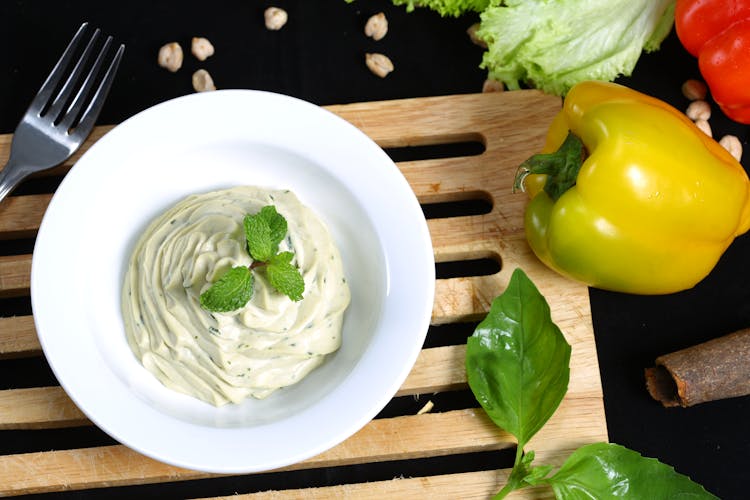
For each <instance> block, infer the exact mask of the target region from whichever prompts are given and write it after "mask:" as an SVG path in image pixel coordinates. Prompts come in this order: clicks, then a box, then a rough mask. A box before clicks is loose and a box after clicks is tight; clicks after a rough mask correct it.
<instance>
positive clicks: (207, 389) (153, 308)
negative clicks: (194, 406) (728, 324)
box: [122, 187, 350, 406]
mask: <svg viewBox="0 0 750 500" xmlns="http://www.w3.org/2000/svg"><path fill="white" fill-rule="evenodd" d="M266 205H274V206H275V207H276V210H277V212H278V213H280V214H281V215H283V216H284V217H285V218H286V220H287V224H288V232H287V235H286V238H285V239H284V240H283V241H282V242H281V243H280V245H279V251H291V252H293V253H294V255H295V257H294V260H293V261H292V264H294V265H296V266H297V267H298V268H299V270H300V272H301V273H302V276H303V279H304V282H305V291H304V294H303V299H302V300H301V301H299V302H294V301H292V300H291V299H289V298H288V297H287V296H286V295H283V294H281V293H279V292H278V291H276V290H275V289H274V288H273V287H272V286H271V285H270V284H269V283H268V280H267V279H266V277H265V274H264V273H263V272H254V273H253V274H254V291H253V297H252V299H250V301H249V302H248V303H247V305H246V306H245V307H243V308H241V309H238V310H236V311H232V312H229V313H211V312H209V311H206V310H205V309H203V308H201V306H200V303H199V297H200V294H201V293H202V292H203V291H205V290H206V289H207V288H209V287H210V286H211V284H212V283H213V282H214V281H216V280H218V279H219V278H220V277H221V276H222V274H223V273H224V272H226V271H227V270H229V269H231V268H232V267H234V266H248V265H250V264H251V263H252V258H251V257H250V255H249V254H248V252H247V250H246V240H245V232H244V227H243V222H242V221H243V218H244V216H245V215H246V214H256V213H257V212H259V211H260V209H261V208H263V207H264V206H266ZM349 301H350V292H349V287H348V285H347V283H346V279H345V277H344V272H343V265H342V262H341V256H340V255H339V251H338V249H337V248H336V246H335V245H334V242H333V240H332V238H331V235H330V233H329V232H328V229H327V228H326V226H325V224H324V223H323V222H322V221H321V220H320V219H319V218H318V217H317V216H316V215H315V214H314V213H313V212H312V210H310V209H309V208H307V207H305V206H304V205H302V204H301V203H300V202H299V200H298V199H297V197H296V196H295V195H294V194H293V193H291V192H290V191H280V190H268V189H263V188H258V187H237V188H232V189H227V190H222V191H215V192H211V193H206V194H200V195H193V196H190V197H188V198H186V199H184V200H182V201H181V202H179V203H177V204H176V205H175V206H173V207H172V208H170V209H169V210H167V212H166V213H164V214H163V215H161V216H160V217H158V218H157V219H156V220H154V221H153V222H152V223H151V224H150V225H149V226H148V228H147V229H146V231H145V233H144V234H143V235H142V236H141V238H140V240H139V241H138V243H137V245H136V247H135V250H134V251H133V254H132V257H131V259H130V264H129V267H128V269H127V273H126V276H125V284H124V287H123V295H122V310H123V315H124V319H125V331H126V334H127V339H128V343H129V344H130V347H131V349H132V350H133V352H134V353H135V355H136V357H137V358H138V359H139V360H140V362H141V363H142V364H143V366H144V367H145V368H146V369H148V370H149V371H150V372H151V373H153V374H154V375H155V376H156V377H157V378H158V379H159V380H160V381H161V382H162V383H163V384H164V385H165V386H167V387H170V388H172V389H175V390H177V391H180V392H183V393H186V394H190V395H192V396H195V397H197V398H200V399H202V400H204V401H207V402H209V403H211V404H214V405H217V406H219V405H223V404H226V403H229V402H232V403H238V402H241V401H242V400H244V399H245V398H247V397H248V396H252V397H255V398H264V397H266V396H268V395H269V394H270V393H271V392H273V391H274V390H276V389H278V388H281V387H285V386H288V385H291V384H294V383H296V382H298V381H299V380H301V379H302V378H303V377H304V376H305V375H307V374H308V373H310V371H312V370H313V369H314V368H316V367H317V366H319V365H320V364H321V363H322V362H323V360H324V358H325V356H326V355H327V354H330V353H332V352H334V351H336V350H337V349H338V348H339V346H340V345H341V327H342V321H343V315H344V310H345V309H346V308H347V306H348V305H349Z"/></svg>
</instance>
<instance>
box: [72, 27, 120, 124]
mask: <svg viewBox="0 0 750 500" xmlns="http://www.w3.org/2000/svg"><path fill="white" fill-rule="evenodd" d="M110 45H112V37H111V36H109V37H107V40H106V41H105V42H104V46H103V47H102V49H101V50H100V51H99V55H98V56H97V58H96V61H94V64H93V66H92V67H91V69H90V70H89V73H88V75H86V79H85V80H84V82H83V85H81V88H80V89H78V93H76V96H75V98H73V101H72V102H71V103H70V105H69V106H68V109H67V110H66V111H65V113H64V115H62V120H61V121H60V127H61V128H62V129H68V128H70V126H71V125H73V122H74V121H75V119H76V118H77V117H78V114H79V113H80V111H81V108H83V105H84V104H85V103H86V97H87V96H88V94H89V92H90V91H91V87H92V86H93V85H94V82H95V80H96V77H97V75H98V74H99V72H100V71H101V67H102V65H103V64H104V58H105V56H106V55H107V52H108V51H109V47H110Z"/></svg>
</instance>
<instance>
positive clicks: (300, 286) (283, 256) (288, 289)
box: [266, 252, 305, 302]
mask: <svg viewBox="0 0 750 500" xmlns="http://www.w3.org/2000/svg"><path fill="white" fill-rule="evenodd" d="M292 258H294V254H293V253H292V252H281V253H280V254H278V255H274V256H273V257H271V260H269V261H268V265H267V266H266V273H267V274H268V281H269V282H270V283H271V286H273V287H274V288H275V289H276V290H278V291H279V292H281V293H283V294H284V295H286V296H287V297H289V298H290V299H292V300H293V301H295V302H298V301H300V300H302V292H304V291H305V281H304V279H302V275H301V274H300V272H299V269H297V268H296V267H294V266H293V265H292V264H291V262H292Z"/></svg>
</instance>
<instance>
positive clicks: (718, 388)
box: [646, 328, 750, 407]
mask: <svg viewBox="0 0 750 500" xmlns="http://www.w3.org/2000/svg"><path fill="white" fill-rule="evenodd" d="M655 365H656V366H654V367H652V368H647V369H646V387H647V389H648V392H649V393H650V394H651V397H653V398H654V399H656V400H657V401H660V402H661V403H662V404H663V405H664V406H665V407H673V406H682V407H688V406H693V405H697V404H699V403H705V402H708V401H715V400H718V399H726V398H733V397H737V396H745V395H748V394H750V328H747V329H744V330H740V331H737V332H734V333H731V334H729V335H725V336H724V337H720V338H717V339H714V340H710V341H708V342H704V343H703V344H698V345H696V346H693V347H688V348H687V349H683V350H681V351H677V352H673V353H671V354H665V355H664V356H659V357H658V358H656V362H655Z"/></svg>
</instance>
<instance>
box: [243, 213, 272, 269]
mask: <svg viewBox="0 0 750 500" xmlns="http://www.w3.org/2000/svg"><path fill="white" fill-rule="evenodd" d="M242 222H243V224H244V226H245V238H247V249H248V251H249V252H250V257H252V258H253V260H257V261H260V262H265V261H267V260H268V259H270V258H271V255H273V254H274V251H273V241H272V240H271V226H269V225H268V221H267V220H266V218H265V217H263V216H261V215H259V214H256V215H246V216H245V218H244V219H243V221H242Z"/></svg>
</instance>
